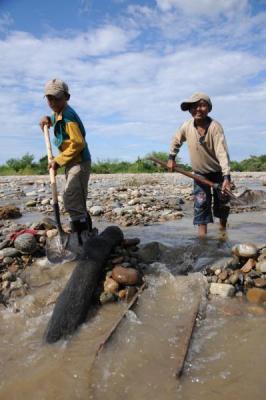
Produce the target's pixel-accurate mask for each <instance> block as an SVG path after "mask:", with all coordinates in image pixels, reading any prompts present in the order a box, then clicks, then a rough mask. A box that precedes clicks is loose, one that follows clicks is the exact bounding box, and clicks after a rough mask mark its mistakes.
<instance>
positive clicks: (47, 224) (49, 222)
mask: <svg viewBox="0 0 266 400" xmlns="http://www.w3.org/2000/svg"><path fill="white" fill-rule="evenodd" d="M41 227H43V228H44V229H54V228H56V223H55V221H54V220H53V219H52V218H49V217H44V218H43V219H42V220H41V222H40V227H39V229H41Z"/></svg>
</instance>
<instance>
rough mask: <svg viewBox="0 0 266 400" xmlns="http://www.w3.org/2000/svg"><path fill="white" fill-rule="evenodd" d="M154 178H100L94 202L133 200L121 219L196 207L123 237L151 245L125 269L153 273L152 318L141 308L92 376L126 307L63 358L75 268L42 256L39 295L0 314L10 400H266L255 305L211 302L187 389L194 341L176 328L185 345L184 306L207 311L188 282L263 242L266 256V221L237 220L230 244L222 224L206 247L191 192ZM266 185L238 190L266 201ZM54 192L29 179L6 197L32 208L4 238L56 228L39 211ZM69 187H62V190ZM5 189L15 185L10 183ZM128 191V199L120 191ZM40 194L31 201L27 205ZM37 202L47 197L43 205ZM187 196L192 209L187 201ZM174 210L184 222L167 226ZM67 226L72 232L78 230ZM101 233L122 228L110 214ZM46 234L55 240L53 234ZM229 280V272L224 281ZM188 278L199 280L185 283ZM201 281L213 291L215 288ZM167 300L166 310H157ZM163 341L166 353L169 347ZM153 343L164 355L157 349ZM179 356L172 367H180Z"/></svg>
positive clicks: (36, 266)
mask: <svg viewBox="0 0 266 400" xmlns="http://www.w3.org/2000/svg"><path fill="white" fill-rule="evenodd" d="M147 178H149V179H151V177H150V176H148V177H146V176H141V177H139V176H137V177H136V176H135V175H133V176H120V177H119V179H117V176H109V175H107V176H105V177H102V176H92V179H91V182H90V192H89V196H90V197H91V198H89V199H88V201H92V200H93V199H94V200H96V199H97V200H98V201H99V202H100V201H101V199H102V198H103V197H104V196H105V194H106V195H107V197H108V196H109V199H108V201H109V202H114V201H115V199H114V198H113V196H115V195H116V194H118V195H119V196H120V195H123V196H125V197H123V196H122V197H121V198H120V199H119V200H120V202H121V203H122V206H120V207H118V208H126V207H129V209H132V208H133V207H137V206H140V205H141V204H144V205H145V204H148V205H149V204H153V203H155V204H156V203H157V202H159V199H160V198H163V199H164V198H165V199H166V200H168V197H169V192H171V191H172V190H173V191H174V190H176V192H174V196H177V195H178V193H179V196H180V199H182V200H183V201H184V204H180V200H179V204H178V206H180V207H181V208H182V210H175V209H174V207H169V205H167V207H165V206H164V208H161V209H158V210H149V208H152V207H149V206H148V207H144V210H146V209H147V213H148V212H151V213H152V212H154V213H155V215H156V217H155V218H154V220H153V221H152V222H145V221H144V223H143V222H141V223H137V224H131V225H129V226H127V227H123V232H124V234H125V236H126V237H127V238H135V237H138V238H139V239H140V245H141V246H140V248H139V249H138V251H135V252H134V255H133V254H130V255H124V256H126V257H128V258H126V259H124V260H123V262H129V261H130V262H133V260H132V258H134V259H135V260H134V262H136V259H137V260H138V262H137V264H141V265H140V267H141V269H143V271H145V268H146V272H145V273H146V274H147V280H148V283H149V290H147V291H146V292H145V296H144V297H143V302H144V303H145V304H144V303H143V304H144V305H145V308H144V309H143V308H142V306H141V304H142V303H140V304H138V305H137V307H136V308H135V309H134V310H133V311H132V312H130V313H129V314H128V315H127V316H126V318H125V320H124V323H123V324H122V326H121V327H120V328H119V329H118V331H117V332H116V334H115V341H112V342H111V343H110V346H108V351H107V352H103V353H102V355H101V358H100V359H99V363H98V364H97V370H96V371H95V372H94V374H91V372H90V368H91V364H90V362H91V358H92V354H93V351H94V348H95V346H97V345H98V342H99V335H100V334H104V332H105V330H106V329H109V328H110V326H112V325H113V323H114V322H113V321H114V318H115V315H116V314H117V309H118V308H117V307H119V304H120V303H119V301H118V302H115V303H108V304H105V305H104V306H102V307H101V310H102V311H101V312H99V313H97V314H96V315H90V318H88V320H87V322H86V323H85V324H84V325H83V326H82V327H81V329H80V330H79V331H78V332H77V333H76V334H75V335H74V336H73V337H72V338H71V339H70V340H68V341H60V342H59V343H58V344H57V345H55V346H42V344H41V343H42V336H43V332H44V331H45V327H46V325H47V322H48V320H49V318H50V316H51V312H52V309H53V305H54V302H55V301H56V298H57V296H58V294H59V293H60V292H61V291H62V289H63V288H64V286H65V284H66V282H67V280H68V278H69V276H70V274H71V272H72V271H73V268H74V267H75V263H73V262H72V263H67V264H64V265H49V264H48V263H47V260H45V258H43V257H41V258H38V259H37V260H36V258H35V256H34V254H33V255H32V256H30V257H31V262H30V265H28V267H27V274H26V276H25V278H26V280H27V282H28V284H29V286H28V287H26V290H27V293H26V294H24V295H23V296H21V297H17V298H13V301H12V305H11V306H8V307H3V308H2V310H1V313H0V322H1V323H0V325H1V337H2V340H3V343H4V345H3V346H2V348H1V352H0V359H1V381H2V383H1V386H0V397H1V398H3V399H5V398H9V399H11V400H12V399H16V398H18V396H19V397H20V398H27V399H29V400H31V399H32V400H33V399H34V400H35V399H36V398H37V399H42V400H52V399H53V398H54V397H55V396H56V398H58V399H62V400H63V399H64V400H66V399H71V400H72V399H73V398H77V399H82V400H83V399H84V400H85V399H87V398H88V393H91V390H92V396H94V397H92V398H93V399H97V398H101V399H106V400H107V399H108V400H116V399H117V398H122V396H123V397H124V396H125V395H126V396H127V398H129V399H130V400H136V399H139V398H142V397H141V396H144V397H145V398H147V399H151V398H156V399H158V400H165V399H167V400H174V399H176V398H180V399H181V398H182V399H185V400H186V399H193V398H197V399H199V400H201V399H204V400H222V399H223V398H224V390H225V388H226V393H227V397H229V398H230V396H231V394H232V396H231V397H232V398H234V397H235V398H237V396H238V395H239V394H241V398H242V399H244V400H248V399H249V398H250V396H251V394H254V395H256V398H257V399H258V400H263V399H264V391H265V385H264V376H263V373H264V369H263V365H264V361H265V360H264V358H265V357H264V351H263V349H264V348H265V337H264V335H263V329H264V325H265V306H257V305H255V306H254V305H253V304H252V303H249V302H247V301H246V298H245V296H237V297H234V298H233V299H232V298H231V297H229V298H221V297H216V296H215V295H211V296H210V297H206V296H207V293H206V294H205V295H204V298H205V307H203V309H202V311H203V313H202V314H201V318H200V319H199V320H198V323H197V327H196V330H195V332H194V338H193V341H192V346H191V348H190V351H189V355H188V359H187V363H186V365H185V373H184V376H183V378H182V380H181V381H178V382H177V381H176V378H175V377H174V376H173V375H172V366H173V365H174V364H175V357H176V353H175V349H176V347H175V346H176V340H177V338H178V337H179V335H181V334H182V329H181V328H180V329H179V328H178V329H177V328H176V333H175V326H176V325H175V324H176V321H178V320H179V318H180V315H179V306H180V301H181V300H182V304H185V305H188V304H191V301H193V299H195V292H194V289H193V286H192V287H191V286H189V285H187V283H186V282H187V279H191V280H192V281H193V282H195V283H196V282H197V279H198V278H197V275H198V274H195V273H191V272H193V271H203V270H204V269H205V268H206V267H207V266H210V265H215V264H216V265H217V263H218V262H224V263H226V262H227V261H228V260H229V258H231V259H232V252H231V250H232V247H233V246H234V245H235V244H237V243H246V242H253V243H254V244H257V247H258V248H260V249H263V248H264V247H265V209H263V208H261V209H255V208H254V209H252V210H246V212H242V213H233V214H232V215H231V216H230V220H229V229H228V235H227V237H221V236H220V234H219V231H218V229H217V225H216V224H211V225H210V229H209V234H208V237H207V238H206V240H204V241H199V240H198V239H197V236H196V233H197V232H196V229H195V227H194V226H193V225H192V211H193V210H192V199H191V197H190V196H191V194H190V193H191V190H192V185H191V182H190V181H188V180H186V179H184V180H183V178H181V177H177V176H176V175H173V174H164V175H161V174H158V176H157V175H156V176H152V182H151V181H147ZM47 179H48V177H47ZM133 179H134V180H133ZM262 179H264V178H263V176H261V175H259V176H256V177H255V176H254V175H252V176H251V177H249V176H247V175H245V176H243V175H242V174H241V176H240V177H239V178H238V181H237V180H236V178H234V181H235V184H236V186H238V185H239V186H240V185H242V186H244V185H245V186H248V187H252V188H256V189H257V188H258V189H261V188H263V187H262V185H261V181H262ZM47 182H48V181H47ZM47 182H45V180H43V181H39V182H38V183H37V182H36V181H35V180H34V179H32V178H31V177H27V178H25V180H18V181H16V182H15V181H13V180H11V182H10V185H9V186H8V185H7V186H5V187H4V194H8V193H9V194H10V195H11V197H12V200H13V201H14V202H15V204H16V205H17V206H18V207H19V208H20V211H21V213H22V217H21V218H20V219H13V220H4V221H3V220H2V221H1V223H2V224H3V225H2V228H1V233H3V232H4V235H6V234H7V233H8V232H10V233H11V231H12V232H13V231H14V230H16V229H17V228H18V227H19V228H21V227H24V228H26V229H29V228H32V227H34V226H35V228H37V226H36V223H39V222H40V221H41V220H42V219H43V218H44V217H46V218H47V216H52V214H51V213H50V211H49V207H51V205H50V203H49V204H46V205H45V204H39V200H41V199H42V200H41V201H43V200H49V198H50V192H49V186H48V183H47ZM62 183H63V182H61V179H60V185H61V187H62ZM2 184H4V185H6V183H4V182H2ZM10 186H11V189H12V190H10ZM117 187H119V188H123V190H119V191H116V190H114V189H115V188H117ZM110 188H112V189H111V190H110ZM125 189H126V190H125ZM1 190H3V187H2V186H1ZM108 190H110V192H111V193H110V192H108ZM97 191H98V193H97ZM132 191H138V193H139V194H140V196H136V192H134V193H133V195H132ZM141 191H142V192H141ZM22 192H24V194H22ZM30 192H31V194H30V195H26V194H28V193H30ZM32 192H36V193H37V195H36V193H35V194H32ZM162 192H163V196H162ZM2 194H3V193H2ZM186 195H187V196H188V198H185V196H186ZM133 196H135V197H133ZM149 197H150V198H151V197H154V198H155V199H156V200H155V201H154V202H153V203H145V201H144V202H142V201H141V203H138V204H135V205H128V202H130V201H131V200H132V199H133V198H136V199H141V200H143V199H145V198H149ZM36 198H37V202H36V205H35V206H30V207H29V206H26V202H28V201H36ZM2 199H3V198H2ZM104 199H106V197H104ZM94 200H93V201H94ZM4 201H6V204H8V202H9V201H10V198H9V197H6V198H4ZM104 201H106V200H104ZM104 201H103V203H99V204H95V202H94V203H93V204H92V206H91V207H93V206H94V205H97V206H100V207H105V205H104ZM10 204H11V201H10ZM13 204H14V203H13ZM89 204H90V203H89ZM164 204H165V203H164ZM153 206H154V205H153ZM42 207H44V208H43V209H42ZM46 207H48V209H47V208H46ZM116 208H117V207H116ZM165 209H167V210H171V213H170V215H171V214H174V213H175V212H176V211H179V212H182V213H183V216H182V217H181V218H175V219H170V220H168V221H167V220H164V222H160V221H159V219H160V218H162V216H163V213H164V210H165ZM112 210H113V209H112ZM62 211H63V209H62ZM153 215H154V214H153ZM144 216H145V212H144ZM116 221H117V222H118V221H119V219H117V220H116ZM141 221H143V220H142V219H141ZM65 222H66V226H67V221H66V220H65ZM93 223H94V225H95V226H96V227H97V228H98V229H99V231H102V229H104V228H105V227H106V226H108V225H110V224H111V223H112V224H113V223H114V222H109V221H108V219H107V218H105V212H103V213H101V214H99V215H98V216H93ZM50 228H51V227H50ZM4 229H6V231H4ZM37 230H38V229H37ZM43 230H44V231H45V232H46V229H43ZM47 230H49V229H48V228H47ZM50 230H51V229H50ZM39 233H40V232H39ZM45 235H46V233H45V234H44V233H43V232H42V233H41V234H40V235H39V237H45ZM2 236H3V235H2ZM260 252H261V250H260ZM259 255H261V253H259ZM140 257H141V261H140ZM130 259H131V260H130ZM150 263H151V264H150ZM149 265H150V266H151V267H150V268H151V269H150V270H149ZM242 266H243V265H241V266H239V267H240V268H242ZM220 267H221V265H220ZM220 267H219V268H220ZM240 268H238V269H240ZM22 269H23V268H21V270H22ZM252 270H254V271H256V268H255V267H254V266H253V267H252ZM156 271H157V272H156ZM222 272H223V271H222V270H221V271H219V274H220V273H222ZM180 274H189V276H188V277H187V276H184V275H183V276H182V277H180ZM219 274H218V273H217V275H216V274H215V272H214V273H213V274H211V277H217V280H218V279H221V277H220V278H219V277H218V276H219ZM263 274H264V273H263ZM200 275H201V277H202V278H203V279H204V280H205V281H206V279H205V278H204V276H203V275H202V274H200ZM178 278H183V279H184V280H183V281H182V280H179V279H178ZM262 278H265V276H264V277H262ZM225 279H227V277H226V278H225ZM255 279H256V278H255ZM238 280H239V279H238ZM240 280H241V278H240ZM210 283H211V282H210ZM213 283H217V282H213ZM14 290H15V289H14ZM237 291H239V290H236V292H237ZM240 291H241V290H240ZM181 294H182V296H181ZM161 295H162V307H156V302H157V301H158V299H159V298H161V297H160V296H161ZM175 302H176V307H175ZM150 307H152V308H150ZM150 309H152V310H153V311H152V313H151V314H150V313H149V312H148V310H150ZM163 309H164V310H168V311H169V312H170V313H171V319H170V322H171V324H170V328H171V329H170V330H169V319H167V320H164V318H163V315H162V310H163ZM204 310H205V311H204ZM147 313H148V316H149V318H148V324H147ZM108 327H109V328H108ZM153 331H156V332H158V333H160V335H159V337H158V341H156V340H155V338H156V337H157V336H156V335H154V340H155V341H154V342H151V341H148V342H147V337H150V336H149V335H152V332H153ZM225 338H226V339H225ZM159 339H162V340H163V341H164V342H163V343H162V342H160V340H159ZM148 343H155V345H154V344H153V345H151V346H149V345H148ZM167 346H168V347H167ZM142 349H143V350H144V349H146V352H141V350H142ZM167 351H168V353H167ZM155 353H156V355H158V357H159V358H158V360H160V362H159V361H158V362H154V361H153V360H156V359H157V358H156V357H155V358H154V355H155ZM168 356H169V357H170V358H171V362H169V361H168V360H169V357H168ZM251 363H252V365H253V368H252V370H250V365H251ZM170 364H171V368H170V369H169V366H170ZM246 371H249V373H248V374H247V372H246ZM136 383H137V384H136ZM89 385H90V388H89ZM89 389H90V392H89ZM5 396H6V397H5Z"/></svg>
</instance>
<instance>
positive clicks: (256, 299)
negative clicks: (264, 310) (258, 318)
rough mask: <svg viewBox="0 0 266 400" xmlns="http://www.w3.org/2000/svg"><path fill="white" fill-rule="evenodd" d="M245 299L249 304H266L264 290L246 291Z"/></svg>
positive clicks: (265, 291) (253, 289)
mask: <svg viewBox="0 0 266 400" xmlns="http://www.w3.org/2000/svg"><path fill="white" fill-rule="evenodd" d="M247 299H248V301H249V302H251V303H255V304H263V303H266V290H264V289H259V288H252V289H248V291H247Z"/></svg>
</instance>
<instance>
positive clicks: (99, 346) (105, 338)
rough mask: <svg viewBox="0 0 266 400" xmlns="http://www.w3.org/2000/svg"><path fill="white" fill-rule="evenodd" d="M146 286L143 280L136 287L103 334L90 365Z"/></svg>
mask: <svg viewBox="0 0 266 400" xmlns="http://www.w3.org/2000/svg"><path fill="white" fill-rule="evenodd" d="M145 287H146V282H144V283H143V284H142V285H141V287H140V288H139V289H138V291H137V292H136V293H135V295H134V296H133V297H132V299H131V300H130V302H129V303H128V304H127V306H126V308H125V309H124V310H123V311H122V313H121V314H120V316H119V317H118V319H117V320H116V322H115V323H114V325H113V326H112V327H111V329H110V330H109V331H108V332H107V334H106V335H105V337H104V339H103V340H102V342H101V343H100V344H99V345H98V348H97V350H96V353H95V357H94V360H93V362H92V365H93V364H94V362H95V360H96V358H97V357H98V355H99V354H100V352H101V351H102V349H103V348H104V346H105V344H106V343H107V342H108V340H109V339H110V338H111V336H112V335H113V333H114V332H115V330H116V329H117V327H118V326H119V325H120V323H121V321H122V320H123V318H124V317H125V315H126V313H127V312H128V310H130V309H131V307H132V306H133V305H134V304H135V302H136V301H137V299H138V298H139V296H140V295H141V293H142V292H143V290H144V289H145Z"/></svg>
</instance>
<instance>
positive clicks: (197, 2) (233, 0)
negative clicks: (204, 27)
mask: <svg viewBox="0 0 266 400" xmlns="http://www.w3.org/2000/svg"><path fill="white" fill-rule="evenodd" d="M156 3H157V5H158V7H159V8H160V9H161V10H162V11H171V10H172V9H175V8H176V9H178V10H180V11H182V12H184V13H186V14H197V15H208V16H212V15H218V14H227V13H229V14H230V13H233V12H239V11H243V10H245V9H246V8H247V5H248V1H247V0H215V1H213V0H185V1H184V0H156Z"/></svg>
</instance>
